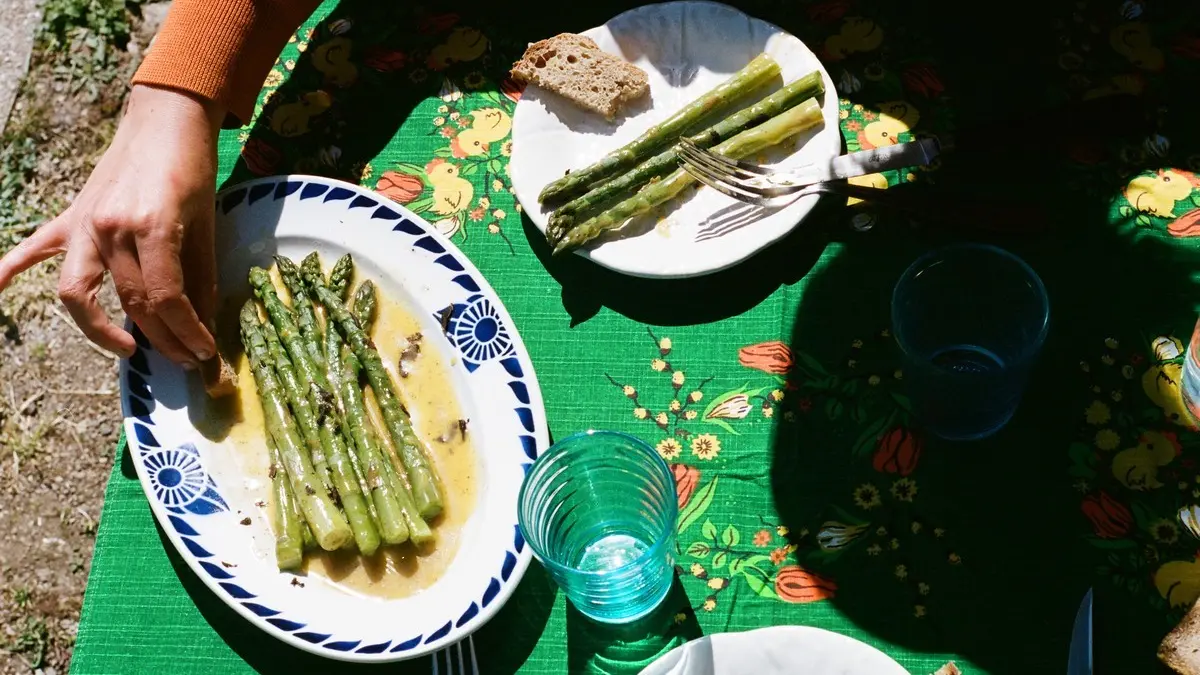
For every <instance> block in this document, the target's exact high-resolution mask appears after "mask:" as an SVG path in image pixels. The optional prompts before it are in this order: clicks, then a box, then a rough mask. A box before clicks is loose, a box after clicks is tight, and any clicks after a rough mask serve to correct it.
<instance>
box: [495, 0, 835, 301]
mask: <svg viewBox="0 0 1200 675" xmlns="http://www.w3.org/2000/svg"><path fill="white" fill-rule="evenodd" d="M584 35H587V36H588V37H590V38H592V39H593V40H595V41H596V43H597V44H598V45H600V48H601V49H603V50H605V51H607V52H610V53H613V54H616V55H619V56H621V57H622V58H624V59H626V60H627V61H629V62H631V63H633V64H635V65H637V66H638V67H640V68H642V69H643V70H645V71H646V73H647V74H648V75H649V77H650V96H651V102H650V104H649V105H648V106H647V105H646V104H643V106H642V107H641V108H640V109H637V110H638V111H635V112H634V113H633V114H632V115H631V116H628V117H625V118H618V119H617V120H615V121H614V122H611V123H610V122H607V121H605V120H604V118H603V117H602V116H599V115H596V114H594V113H589V112H585V111H582V110H580V109H579V108H577V107H575V106H574V105H572V104H570V103H568V102H567V101H565V100H564V99H562V98H560V97H558V96H556V95H555V94H553V93H551V92H549V91H546V90H542V89H540V88H538V87H535V86H530V87H528V88H527V89H526V90H525V93H524V94H523V95H522V96H521V101H520V103H518V104H517V110H516V113H515V114H514V116H513V131H512V134H513V156H512V163H511V165H510V167H509V169H510V171H511V173H512V179H513V187H514V188H515V192H516V195H517V198H518V199H519V200H520V201H521V206H522V208H524V209H525V211H526V212H527V213H528V214H529V217H530V218H531V219H532V220H533V222H534V223H535V224H536V225H537V227H538V229H539V230H541V231H542V232H543V233H544V232H545V231H546V220H547V217H548V215H549V212H548V211H547V210H543V208H542V206H541V205H540V204H538V201H537V196H538V193H539V192H541V191H542V188H544V187H545V186H546V185H547V184H549V183H550V182H551V181H553V180H556V179H558V178H560V177H562V175H563V174H564V173H565V172H566V171H567V170H568V169H578V168H581V167H583V166H587V165H588V164H590V163H592V162H593V161H595V160H597V159H599V158H600V157H602V156H603V155H604V154H606V153H608V152H611V151H612V150H615V149H616V148H619V147H621V146H622V145H625V144H626V143H628V142H629V141H631V140H633V139H634V138H637V137H638V136H639V135H641V134H642V133H643V132H645V131H646V129H648V128H649V127H651V126H653V125H654V124H657V123H659V122H661V121H663V120H664V119H666V118H667V117H669V116H671V115H672V114H674V113H675V112H676V111H677V110H679V109H680V108H682V107H683V106H685V105H687V104H688V103H690V102H691V101H693V100H695V99H697V98H699V97H700V96H701V95H703V94H704V93H706V92H708V91H709V90H711V89H712V88H713V87H716V86H717V85H718V84H720V83H722V82H724V81H725V80H728V79H729V78H730V77H731V76H732V75H733V74H734V73H736V72H737V71H738V70H740V69H741V68H743V67H744V66H745V65H746V64H747V63H749V62H750V61H751V59H753V58H754V57H755V56H758V55H759V54H761V53H763V52H766V53H767V54H769V55H771V56H772V57H773V58H774V59H775V60H776V61H777V62H778V63H779V65H780V67H781V69H782V78H781V82H792V81H793V80H795V79H797V78H800V77H803V76H804V75H807V74H808V73H811V72H812V71H814V70H819V71H820V72H821V75H822V77H823V78H824V80H825V98H824V101H823V102H822V112H823V113H824V117H825V121H824V124H822V125H821V126H819V127H816V128H814V129H812V130H810V131H809V132H806V133H804V134H801V135H799V136H797V137H796V138H795V139H794V141H793V142H794V149H793V150H792V152H790V153H788V152H787V151H786V150H785V151H784V152H781V153H777V154H775V155H772V156H771V158H772V159H779V160H780V161H775V162H768V163H770V164H774V165H777V166H799V165H803V164H809V163H813V162H827V161H828V160H830V159H832V158H833V157H836V156H837V155H838V154H839V153H840V152H841V147H842V145H841V144H842V140H841V134H840V132H839V131H838V117H837V113H838V99H837V93H836V91H835V90H834V85H833V80H831V79H830V77H829V74H828V73H827V72H825V69H824V67H823V66H822V65H821V63H820V61H818V60H817V57H816V56H815V55H814V54H813V53H812V51H811V50H809V48H808V47H806V46H805V45H804V43H803V42H801V41H800V40H799V39H797V38H796V37H794V36H792V35H790V34H788V33H786V32H784V31H783V30H781V29H780V28H778V27H776V26H773V25H771V24H769V23H766V22H764V21H760V20H758V19H755V18H752V17H749V16H747V15H746V14H743V13H742V12H740V11H738V10H736V9H734V8H732V7H728V6H726V5H722V4H717V3H711V2H671V3H665V4H657V5H647V6H645V7H640V8H638V9H634V10H631V11H629V12H626V13H624V14H621V15H620V16H617V17H616V18H615V19H612V20H611V21H609V22H608V23H606V24H604V25H603V26H600V27H597V28H593V29H591V30H588V31H586V32H584ZM817 199H818V197H817V196H815V195H813V196H810V197H805V198H802V199H799V200H796V201H795V202H793V203H792V204H790V205H788V206H787V207H786V208H783V209H778V210H774V211H770V212H766V213H763V212H761V210H760V209H759V207H755V206H752V205H749V204H743V203H741V202H738V201H736V200H734V199H732V198H730V197H726V196H725V195H722V194H720V193H718V192H716V191H715V190H712V189H709V188H704V189H701V190H700V191H699V192H697V193H696V194H695V196H693V197H692V198H690V199H687V200H686V201H685V202H683V203H682V204H680V203H679V200H675V201H672V202H671V203H670V204H668V205H665V206H664V207H663V210H661V211H660V212H659V213H660V214H661V217H662V219H661V220H659V217H660V216H659V215H655V214H651V215H648V216H642V217H641V218H635V219H634V221H632V222H630V223H628V224H627V225H626V228H625V229H626V230H627V231H632V232H643V233H642V234H638V235H636V236H630V237H628V238H624V239H620V240H616V241H609V242H606V243H603V244H600V245H599V246H596V247H595V248H593V249H590V250H589V249H583V250H580V251H579V254H580V255H582V256H584V257H587V258H590V259H592V260H594V261H595V262H597V263H599V264H601V265H603V266H605V267H608V268H610V269H613V270H616V271H618V272H624V273H626V274H631V275H635V276H642V277H665V278H671V277H687V276H696V275H701V274H707V273H711V272H716V271H718V270H721V269H724V268H726V267H729V266H731V265H734V264H736V263H738V262H741V261H742V260H745V259H746V258H749V257H750V256H751V255H753V254H754V253H756V252H758V251H759V250H761V249H762V248H764V247H765V246H767V245H769V244H771V243H772V242H775V241H776V240H778V239H780V238H781V237H783V236H784V235H786V234H787V233H788V232H790V231H791V230H792V228H794V227H795V226H796V225H797V224H798V223H799V222H800V221H801V220H803V219H804V217H805V216H806V215H808V213H809V211H811V210H812V208H813V207H814V206H815V205H816V203H817Z"/></svg>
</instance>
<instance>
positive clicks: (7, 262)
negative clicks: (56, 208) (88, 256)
mask: <svg viewBox="0 0 1200 675" xmlns="http://www.w3.org/2000/svg"><path fill="white" fill-rule="evenodd" d="M66 250H67V220H66V214H63V215H61V216H59V217H57V218H55V219H54V220H52V221H50V222H49V223H46V224H44V225H42V226H41V227H39V228H38V229H37V230H35V231H34V233H33V234H31V235H29V236H28V237H26V238H25V240H24V241H22V242H21V243H19V244H17V246H16V248H14V249H13V250H11V251H9V252H8V253H7V254H5V255H4V257H0V291H2V290H4V289H5V288H6V287H8V285H9V284H10V283H12V280H13V278H14V277H16V276H17V275H18V274H20V273H22V272H24V271H25V270H27V269H29V268H30V267H33V266H34V265H36V264H38V263H40V262H44V261H46V260H49V259H50V258H53V257H54V256H56V255H58V254H60V253H63V252H65V251H66Z"/></svg>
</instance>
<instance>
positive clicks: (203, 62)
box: [133, 0, 320, 124]
mask: <svg viewBox="0 0 1200 675" xmlns="http://www.w3.org/2000/svg"><path fill="white" fill-rule="evenodd" d="M318 4H320V0H175V1H174V2H172V3H171V9H170V11H169V12H168V13H167V18H166V21H164V22H163V26H162V29H161V30H160V31H159V33H158V37H156V38H155V39H154V42H153V44H151V46H150V50H149V52H147V54H146V59H145V60H144V61H143V62H142V64H141V66H140V67H139V68H138V70H137V73H135V74H134V77H133V84H149V85H156V86H160V87H169V88H172V89H178V90H181V91H186V92H190V93H193V94H196V95H197V96H201V97H203V98H208V99H211V100H214V101H216V102H218V103H220V104H222V105H223V106H224V107H225V109H226V110H227V111H228V112H229V114H230V115H232V116H233V117H234V118H236V121H237V123H239V124H244V123H246V122H247V121H248V120H249V119H250V116H251V114H252V113H253V111H254V101H255V99H256V98H257V96H258V92H259V90H260V89H261V88H262V83H263V80H264V79H265V78H266V76H267V71H268V70H270V68H271V64H273V63H274V62H275V59H276V58H278V56H279V52H280V51H281V50H282V49H283V46H284V44H286V43H287V39H288V36H290V35H291V34H292V33H293V32H295V30H296V28H297V27H298V26H299V25H300V24H301V23H303V22H304V20H305V19H306V18H308V16H309V15H310V14H312V12H313V10H314V9H316V7H317V5H318Z"/></svg>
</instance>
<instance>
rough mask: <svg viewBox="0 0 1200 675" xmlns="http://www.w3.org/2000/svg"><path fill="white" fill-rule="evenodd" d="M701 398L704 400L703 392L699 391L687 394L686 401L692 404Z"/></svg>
mask: <svg viewBox="0 0 1200 675" xmlns="http://www.w3.org/2000/svg"><path fill="white" fill-rule="evenodd" d="M702 398H704V392H702V391H700V390H699V389H697V390H696V391H693V392H692V393H690V394H688V400H689V401H691V402H692V403H699V402H700V399H702Z"/></svg>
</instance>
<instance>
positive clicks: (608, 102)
mask: <svg viewBox="0 0 1200 675" xmlns="http://www.w3.org/2000/svg"><path fill="white" fill-rule="evenodd" d="M512 76H513V79H516V80H518V81H521V82H525V83H531V84H536V85H537V86H539V87H543V88H545V89H549V90H550V91H552V92H554V93H556V94H558V95H560V96H562V97H564V98H566V99H567V100H569V101H571V102H573V103H575V105H578V106H579V107H581V108H584V109H585V110H594V111H595V112H598V113H600V114H601V115H604V116H605V117H606V118H608V119H610V120H611V119H613V118H614V117H616V115H617V113H618V112H619V111H620V110H621V107H622V106H623V105H625V103H627V102H629V101H634V100H637V99H639V98H641V97H643V96H645V95H646V94H647V93H648V92H649V91H650V79H649V78H648V77H647V76H646V72H645V71H643V70H642V69H641V68H638V67H637V66H635V65H633V64H631V63H628V62H626V61H624V60H622V59H620V58H618V57H616V56H613V55H612V54H609V53H608V52H605V51H603V50H601V49H600V47H599V46H598V45H597V44H596V43H595V42H594V41H593V40H592V39H591V38H588V37H584V36H583V35H574V34H572V33H562V34H560V35H556V36H554V37H552V38H550V39H548V40H542V41H540V42H535V43H533V44H532V45H530V46H529V48H528V49H526V50H525V55H524V56H522V57H521V60H520V61H517V63H516V64H514V65H513V68H512Z"/></svg>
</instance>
